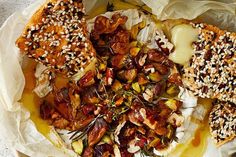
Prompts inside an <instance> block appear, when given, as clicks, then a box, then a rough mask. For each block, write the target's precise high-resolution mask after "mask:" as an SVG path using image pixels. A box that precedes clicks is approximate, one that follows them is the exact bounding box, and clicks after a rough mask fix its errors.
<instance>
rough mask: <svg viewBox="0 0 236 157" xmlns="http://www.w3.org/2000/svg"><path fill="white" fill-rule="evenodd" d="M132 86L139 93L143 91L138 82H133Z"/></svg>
mask: <svg viewBox="0 0 236 157" xmlns="http://www.w3.org/2000/svg"><path fill="white" fill-rule="evenodd" d="M132 88H133V89H134V90H135V91H136V92H137V93H140V92H141V89H140V86H139V84H138V82H135V83H132Z"/></svg>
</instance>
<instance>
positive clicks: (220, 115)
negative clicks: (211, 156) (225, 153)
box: [209, 101, 236, 146]
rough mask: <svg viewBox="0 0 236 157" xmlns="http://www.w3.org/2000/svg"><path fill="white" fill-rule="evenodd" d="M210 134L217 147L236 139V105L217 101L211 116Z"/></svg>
mask: <svg viewBox="0 0 236 157" xmlns="http://www.w3.org/2000/svg"><path fill="white" fill-rule="evenodd" d="M209 124H210V132H211V135H212V137H213V139H214V141H215V143H216V145H217V146H221V145H223V144H225V143H226V142H229V141H231V140H233V139H234V138H235V137H236V105H235V104H233V103H229V102H220V101H217V102H216V103H215V105H214V107H213V109H212V111H211V113H210V116H209Z"/></svg>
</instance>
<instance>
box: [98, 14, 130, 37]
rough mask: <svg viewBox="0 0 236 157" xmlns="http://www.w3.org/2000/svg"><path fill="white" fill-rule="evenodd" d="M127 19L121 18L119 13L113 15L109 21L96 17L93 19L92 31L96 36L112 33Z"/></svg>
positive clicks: (102, 17)
mask: <svg viewBox="0 0 236 157" xmlns="http://www.w3.org/2000/svg"><path fill="white" fill-rule="evenodd" d="M127 19H128V18H127V17H126V16H121V15H120V14H119V13H117V14H114V15H113V16H112V18H111V20H110V19H108V18H107V17H105V16H98V17H97V18H96V19H95V23H94V31H95V33H96V34H98V35H100V34H104V33H105V34H108V33H112V32H114V31H115V30H116V29H117V27H118V26H120V25H123V24H125V22H126V21H127Z"/></svg>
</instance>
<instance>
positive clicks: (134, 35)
mask: <svg viewBox="0 0 236 157" xmlns="http://www.w3.org/2000/svg"><path fill="white" fill-rule="evenodd" d="M145 26H146V22H145V21H142V22H140V23H138V24H136V25H134V26H133V27H132V28H131V31H130V33H131V38H132V39H136V38H137V35H138V32H139V30H140V29H143V28H144V27H145Z"/></svg>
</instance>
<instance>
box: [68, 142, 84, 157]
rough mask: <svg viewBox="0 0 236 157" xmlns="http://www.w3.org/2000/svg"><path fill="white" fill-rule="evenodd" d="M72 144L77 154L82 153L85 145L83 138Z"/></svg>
mask: <svg viewBox="0 0 236 157" xmlns="http://www.w3.org/2000/svg"><path fill="white" fill-rule="evenodd" d="M71 146H72V148H73V150H74V151H75V152H76V153H77V154H79V155H82V153H83V149H84V145H83V141H82V140H81V139H79V140H78V141H74V142H72V144H71Z"/></svg>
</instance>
